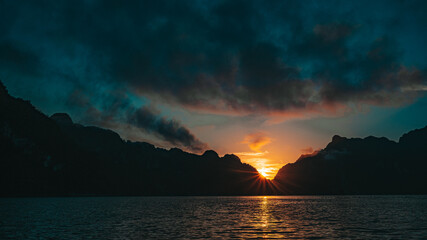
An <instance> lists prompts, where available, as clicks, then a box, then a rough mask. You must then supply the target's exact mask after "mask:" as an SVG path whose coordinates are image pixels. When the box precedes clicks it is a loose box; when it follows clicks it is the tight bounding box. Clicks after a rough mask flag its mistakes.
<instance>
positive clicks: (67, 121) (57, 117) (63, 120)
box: [50, 113, 73, 125]
mask: <svg viewBox="0 0 427 240" xmlns="http://www.w3.org/2000/svg"><path fill="white" fill-rule="evenodd" d="M50 118H51V119H52V120H54V121H55V122H57V123H58V124H60V125H73V120H72V119H71V117H70V115H68V114H67V113H54V114H53V115H52V116H50Z"/></svg>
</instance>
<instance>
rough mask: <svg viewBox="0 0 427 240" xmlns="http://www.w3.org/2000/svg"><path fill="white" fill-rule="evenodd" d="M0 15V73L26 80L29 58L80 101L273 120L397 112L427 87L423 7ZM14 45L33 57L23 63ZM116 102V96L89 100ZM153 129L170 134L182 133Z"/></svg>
mask: <svg viewBox="0 0 427 240" xmlns="http://www.w3.org/2000/svg"><path fill="white" fill-rule="evenodd" d="M0 4H1V5H0V9H2V10H0V11H1V13H3V15H2V16H1V17H0V23H1V24H0V28H1V29H0V30H2V31H3V32H4V34H3V35H2V36H0V42H8V44H12V45H8V46H7V49H8V51H9V52H11V51H16V52H17V53H16V54H15V53H13V54H10V53H6V54H5V53H3V54H2V55H1V63H2V66H1V67H3V68H4V66H7V64H10V63H13V64H14V65H20V66H21V67H20V68H25V69H31V68H32V67H29V66H28V65H29V64H28V63H30V62H32V61H33V60H31V57H29V56H32V55H34V56H38V57H39V58H40V59H42V60H43V64H34V66H36V67H35V68H37V69H38V71H40V72H43V73H45V74H46V76H50V77H51V78H53V77H52V76H55V77H54V78H55V81H60V80H58V79H65V78H66V79H67V80H63V81H64V82H65V83H64V85H67V88H68V89H77V90H76V91H77V92H78V91H85V90H82V89H87V88H90V89H92V90H90V91H92V92H94V91H95V90H99V87H98V86H104V88H106V86H110V87H111V86H112V88H116V87H119V88H123V89H125V92H126V91H128V92H130V93H132V94H138V95H139V96H142V97H146V98H149V99H152V100H153V101H163V102H167V103H168V104H172V105H179V106H184V107H186V108H197V109H204V110H209V111H218V112H222V113H226V114H227V113H233V114H235V113H236V112H237V113H243V114H257V113H267V114H270V113H277V112H279V113H287V112H293V111H301V112H306V111H317V112H322V111H324V110H325V109H326V110H328V109H332V108H334V106H336V105H340V106H342V105H344V106H348V105H352V104H356V105H358V104H368V105H399V104H404V103H407V102H408V101H411V100H412V99H414V98H415V97H417V96H419V95H420V91H417V90H420V89H421V90H422V89H425V86H426V85H427V80H426V73H425V71H424V69H425V67H426V65H427V63H426V62H425V59H424V60H420V59H419V58H418V59H416V58H414V59H411V57H408V55H407V54H406V51H408V49H409V50H411V48H410V47H409V46H410V45H411V43H412V42H410V41H409V40H407V39H408V37H407V36H412V38H416V39H426V40H427V36H426V34H425V33H424V32H425V31H421V30H422V29H423V27H424V26H425V22H427V19H426V18H425V14H423V11H421V10H420V9H426V5H427V4H425V2H423V1H411V2H410V3H403V2H401V1H388V2H387V3H382V2H372V1H364V2H361V3H350V2H348V3H344V2H340V1H338V2H337V1H322V3H319V2H317V1H308V2H306V3H304V4H302V3H301V2H299V1H269V2H268V3H266V2H264V1H215V2H211V1H125V2H117V1H100V2H98V1H72V2H57V1H44V2H43V3H39V2H33V1H29V2H25V1H23V2H22V1H20V3H19V4H16V3H13V2H8V1H4V2H1V3H0ZM371 8H372V9H375V10H372V11H371V10H369V9H371ZM381 8H387V11H381V10H377V9H381ZM379 19H381V20H379ZM5 23H9V24H5ZM402 36H404V37H402ZM405 39H406V40H405ZM405 41H407V42H405ZM18 42H21V43H22V42H24V43H25V44H26V46H28V47H29V49H31V50H32V53H31V54H29V55H25V54H23V52H22V51H21V50H19V49H21V48H20V47H19V46H18ZM419 47H420V51H425V48H422V47H423V46H421V45H420V46H419ZM27 52H28V51H27ZM413 55H414V56H415V55H416V54H413ZM23 59H30V60H23ZM408 59H409V60H408ZM31 65H32V64H31ZM33 68H34V67H33ZM8 71H9V72H10V71H15V72H18V70H13V69H9V70H8ZM34 81H36V80H34ZM52 81H53V80H52ZM69 85H71V87H69ZM79 89H80V90H79ZM73 91H74V90H73ZM74 94H76V93H74ZM122 97H123V96H122ZM111 98H112V99H113V102H115V100H114V99H116V98H120V96H115V97H112V96H109V95H106V96H97V97H95V99H97V101H100V102H107V103H108V102H109V101H110V100H109V99H111ZM92 99H93V98H90V99H89V101H93V100H92ZM101 99H102V100H101ZM71 102H72V101H71ZM120 104H122V103H118V105H117V106H116V105H114V104H109V103H108V104H107V105H109V106H110V107H111V108H105V107H97V108H94V109H92V110H91V111H92V112H95V113H96V112H97V111H98V112H99V114H101V115H102V116H110V117H114V116H115V115H114V114H117V111H116V110H115V109H116V108H117V109H126V108H128V109H131V110H134V108H135V107H134V106H133V105H132V104H129V103H124V104H129V105H130V106H127V107H125V106H122V105H120ZM98 105H99V104H98ZM88 109H90V108H88ZM135 112H137V111H135ZM119 115H120V114H119ZM122 115H123V114H122ZM107 119H108V118H107ZM133 119H137V118H136V117H135V118H133ZM155 119H157V120H156V121H152V122H154V123H164V124H165V125H169V126H172V127H168V129H170V130H172V131H171V132H174V131H175V130H177V129H179V127H176V126H175V125H176V124H175V123H172V122H168V121H167V120H165V121H163V120H162V118H158V117H157V118H155ZM171 121H172V120H171ZM139 122H140V121H137V120H135V121H133V123H134V124H139ZM142 122H145V121H142ZM154 125H156V124H154ZM140 126H151V124H140ZM155 129H157V130H158V131H160V130H161V129H163V128H158V127H155ZM158 131H157V133H158ZM162 131H163V130H162ZM160 135H161V136H162V137H165V138H167V137H166V135H167V133H164V134H160ZM190 135H191V134H190ZM190 135H189V136H190ZM188 138H189V139H191V137H188ZM177 139H179V137H177ZM173 141H174V140H171V142H173ZM183 141H184V140H183ZM185 141H186V140H185Z"/></svg>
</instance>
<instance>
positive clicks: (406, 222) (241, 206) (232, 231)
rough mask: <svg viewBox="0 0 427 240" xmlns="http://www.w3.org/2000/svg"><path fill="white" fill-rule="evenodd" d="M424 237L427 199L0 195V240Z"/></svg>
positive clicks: (424, 197) (392, 197) (425, 232)
mask: <svg viewBox="0 0 427 240" xmlns="http://www.w3.org/2000/svg"><path fill="white" fill-rule="evenodd" d="M232 237H237V238H270V239H271V238H282V239H283V238H287V239H293V238H295V239H301V238H327V239H331V238H357V239H372V238H387V239H390V238H392V239H422V238H427V196H293V197H289V196H284V197H282V196H280V197H272V196H268V197H92V198H89V197H88V198H17V199H15V198H6V199H0V239H143V238H144V239H146V238H163V239H164V238H232Z"/></svg>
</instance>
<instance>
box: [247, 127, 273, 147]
mask: <svg viewBox="0 0 427 240" xmlns="http://www.w3.org/2000/svg"><path fill="white" fill-rule="evenodd" d="M271 140H272V139H271V138H270V137H268V136H267V135H266V134H265V133H263V132H255V133H251V134H248V135H246V137H245V139H244V140H243V141H242V143H244V144H248V146H249V147H250V148H251V149H252V151H255V152H260V149H261V148H262V147H263V146H265V145H267V144H269V143H270V142H271Z"/></svg>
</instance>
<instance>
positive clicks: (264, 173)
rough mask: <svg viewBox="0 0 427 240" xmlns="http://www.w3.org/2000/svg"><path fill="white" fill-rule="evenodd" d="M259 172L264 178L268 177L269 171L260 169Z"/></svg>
mask: <svg viewBox="0 0 427 240" xmlns="http://www.w3.org/2000/svg"><path fill="white" fill-rule="evenodd" d="M258 172H259V173H260V174H261V175H262V176H264V177H268V173H267V170H266V169H259V170H258Z"/></svg>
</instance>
